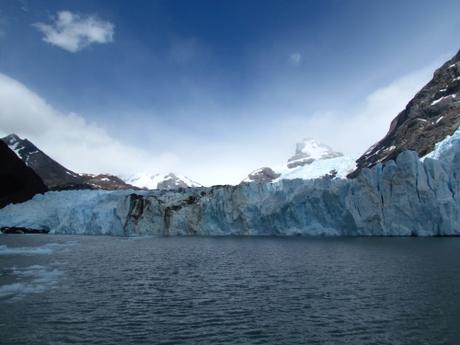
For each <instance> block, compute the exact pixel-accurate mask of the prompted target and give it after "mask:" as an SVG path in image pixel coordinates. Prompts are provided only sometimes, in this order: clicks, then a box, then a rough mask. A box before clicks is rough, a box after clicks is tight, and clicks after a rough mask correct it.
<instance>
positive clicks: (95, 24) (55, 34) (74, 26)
mask: <svg viewBox="0 0 460 345" xmlns="http://www.w3.org/2000/svg"><path fill="white" fill-rule="evenodd" d="M34 26H35V27H36V28H37V29H38V30H40V31H41V32H42V33H43V34H44V35H45V36H44V37H43V40H44V41H45V42H48V43H50V44H53V45H55V46H58V47H60V48H62V49H65V50H67V51H69V52H72V53H75V52H77V51H79V50H81V49H83V48H85V47H87V46H89V45H90V44H93V43H100V44H102V43H109V42H112V41H113V34H114V25H113V24H112V23H110V22H107V21H104V20H101V19H99V18H97V17H95V16H80V15H78V14H75V13H72V12H70V11H60V12H58V13H57V16H56V17H53V18H52V23H51V24H45V23H36V24H34Z"/></svg>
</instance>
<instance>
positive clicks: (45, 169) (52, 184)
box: [1, 134, 133, 190]
mask: <svg viewBox="0 0 460 345" xmlns="http://www.w3.org/2000/svg"><path fill="white" fill-rule="evenodd" d="M1 140H2V141H3V142H5V143H6V144H7V145H8V147H9V148H10V149H11V150H12V151H13V152H14V153H16V155H17V156H18V157H19V158H20V159H21V160H22V161H23V162H24V163H25V164H26V165H27V166H28V167H30V168H32V169H33V170H34V171H35V172H36V173H37V174H38V175H39V176H40V177H41V179H42V180H43V182H44V183H45V184H46V185H47V186H48V187H49V188H50V189H56V190H65V189H132V188H133V186H131V185H128V184H126V183H125V182H124V181H123V180H121V179H120V178H118V177H116V176H113V175H108V174H100V175H91V174H77V173H76V172H73V171H72V170H69V169H67V168H66V167H64V166H62V165H61V164H59V163H58V162H56V161H55V160H54V159H52V158H51V157H49V156H48V155H47V154H45V153H44V152H43V151H41V150H40V149H39V148H38V147H37V146H35V145H34V144H33V143H32V142H30V141H29V140H28V139H21V138H20V137H19V136H18V135H16V134H10V135H8V136H6V137H4V138H2V139H1Z"/></svg>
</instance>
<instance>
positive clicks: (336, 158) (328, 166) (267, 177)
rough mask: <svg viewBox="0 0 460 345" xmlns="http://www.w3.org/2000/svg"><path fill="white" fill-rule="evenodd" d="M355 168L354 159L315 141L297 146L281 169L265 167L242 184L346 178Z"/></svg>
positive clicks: (251, 174)
mask: <svg viewBox="0 0 460 345" xmlns="http://www.w3.org/2000/svg"><path fill="white" fill-rule="evenodd" d="M354 168H355V163H354V161H353V159H351V158H349V157H346V156H344V155H343V154H342V153H341V152H337V151H334V150H333V149H332V148H330V147H329V146H327V145H324V144H322V143H320V142H318V141H316V140H314V139H304V140H302V141H301V142H299V143H297V144H296V149H295V153H294V155H293V156H292V157H290V158H289V159H288V160H287V164H286V165H285V166H283V167H279V168H275V169H272V168H269V167H264V168H260V169H257V170H255V171H253V172H252V173H250V174H249V175H248V177H246V178H245V179H244V180H243V181H242V182H278V181H281V180H291V179H297V178H299V179H313V178H318V177H323V176H329V177H345V176H346V175H347V174H348V173H350V171H353V169H354Z"/></svg>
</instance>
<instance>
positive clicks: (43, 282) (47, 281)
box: [0, 265, 63, 299]
mask: <svg viewBox="0 0 460 345" xmlns="http://www.w3.org/2000/svg"><path fill="white" fill-rule="evenodd" d="M10 272H11V273H10V274H11V275H13V276H14V277H15V278H16V279H17V281H16V282H15V283H11V284H5V285H1V286H0V298H14V299H20V298H22V297H24V296H25V295H28V294H33V293H42V292H45V291H46V290H48V289H50V288H52V287H54V286H55V285H56V284H57V282H58V280H59V278H60V277H61V276H62V275H63V272H62V271H60V270H58V269H53V268H49V267H45V266H41V265H32V266H28V267H23V268H16V267H13V268H12V269H11V270H10Z"/></svg>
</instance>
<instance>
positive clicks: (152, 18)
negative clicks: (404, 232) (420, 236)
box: [0, 0, 460, 184]
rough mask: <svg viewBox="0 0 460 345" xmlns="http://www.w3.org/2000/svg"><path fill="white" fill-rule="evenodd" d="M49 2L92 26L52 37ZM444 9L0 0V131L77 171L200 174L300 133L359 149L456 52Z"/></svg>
mask: <svg viewBox="0 0 460 345" xmlns="http://www.w3.org/2000/svg"><path fill="white" fill-rule="evenodd" d="M64 11H65V12H64ZM59 13H61V14H62V13H67V14H68V15H69V16H71V17H70V18H71V19H70V22H71V26H70V29H69V30H74V29H75V28H77V29H75V30H86V29H82V27H84V26H85V25H89V26H90V27H91V28H90V29H91V30H93V29H96V30H102V31H104V30H105V31H104V32H102V34H101V31H97V33H95V31H91V35H99V34H101V35H102V36H91V37H92V38H91V39H90V40H88V37H89V36H88V37H86V38H85V36H84V34H83V36H81V37H80V36H78V37H80V38H81V39H82V41H78V42H79V43H78V42H77V43H75V41H71V39H75V37H77V36H72V34H75V32H73V33H72V32H70V31H69V32H68V33H69V35H70V36H65V35H64V36H62V35H61V36H58V38H56V37H55V39H57V40H58V41H59V40H60V41H59V42H56V41H54V42H53V38H51V39H50V38H49V37H48V38H47V34H48V35H49V31H48V32H47V31H46V30H47V28H48V29H50V28H51V30H59V28H58V29H56V28H57V26H56V25H58V24H57V23H58V22H59V20H58V17H59ZM458 13H460V3H459V2H458V1H332V0H331V1H319V0H318V1H255V0H251V1H235V0H232V1H185V0H183V1H170V0H168V1H108V0H107V1H85V0H79V1H40V0H36V1H26V0H23V1H12V0H9V1H0V73H1V74H2V75H3V85H1V84H0V116H1V117H3V121H2V122H0V126H1V127H0V130H1V131H2V132H3V133H8V132H10V131H15V132H19V134H21V135H23V136H26V137H29V138H30V139H31V140H33V141H34V142H37V144H39V145H40V146H41V147H42V148H43V149H44V150H45V151H47V152H50V154H51V155H52V156H53V157H55V158H56V159H58V160H59V161H61V162H62V163H64V164H65V165H67V166H68V167H69V168H72V169H74V170H77V171H89V172H97V171H104V172H105V171H107V172H112V173H117V174H120V173H121V174H132V173H136V172H140V170H143V171H149V172H150V171H151V172H152V173H156V172H167V171H169V170H173V171H176V172H178V173H181V174H184V175H188V176H190V177H191V178H193V179H195V180H198V181H200V182H203V183H205V184H214V183H236V182H238V181H240V180H241V179H243V178H244V177H245V175H246V174H247V173H248V172H250V171H251V170H254V169H256V168H258V167H260V166H264V165H269V166H274V165H276V164H283V163H284V162H285V160H287V158H288V157H289V155H290V154H292V153H293V152H292V151H293V150H294V148H295V142H296V141H298V140H300V139H302V138H303V137H314V138H317V139H319V140H322V141H325V142H326V143H328V144H330V145H331V146H334V147H335V148H336V149H337V150H342V151H344V152H345V153H347V154H349V155H358V154H359V153H361V152H363V151H364V150H365V149H366V147H367V146H369V145H370V144H372V143H373V142H374V141H375V140H378V139H379V138H380V137H381V136H382V135H383V134H384V133H385V132H386V130H387V128H388V124H389V121H390V119H391V118H393V117H394V116H396V115H397V112H398V111H399V110H401V109H402V107H403V106H404V105H405V103H407V101H408V100H409V99H410V98H411V96H412V95H413V93H414V92H415V91H417V90H418V89H419V88H420V87H421V86H422V85H423V84H424V83H425V82H426V81H428V79H429V78H430V76H431V74H432V72H433V70H434V68H436V67H437V66H439V65H440V64H441V63H442V62H443V61H444V60H445V59H447V58H448V57H450V56H451V55H453V54H454V53H455V52H456V51H457V50H458V49H459V48H460V44H459V41H458V32H460V21H458ZM63 18H64V17H63ZM74 24H76V25H74ZM88 32H90V31H84V33H85V34H86V33H88ZM78 37H77V39H79V38H78ZM65 40H67V41H65ZM69 40H70V41H69ZM91 40H93V41H91ZM94 40H95V41H94ZM72 44H76V45H72ZM1 90H6V91H5V93H4V95H3V96H4V97H6V95H10V96H9V98H8V102H7V101H4V102H3V109H2V104H1V103H2V102H1V101H2V98H1V96H2V95H1ZM12 94H14V95H15V97H16V98H15V97H13V96H11V95H12ZM29 98H30V101H28V100H29ZM13 99H18V100H19V101H18V104H17V105H16V104H13V101H12V100H13ZM21 100H22V101H21ZM27 102H29V103H27ZM34 102H35V103H34ZM37 102H38V103H37ZM40 102H41V103H40ZM24 103H27V104H24ZM42 103H43V104H42ZM26 106H28V107H29V108H27V107H26ZM21 107H23V108H21ZM24 107H26V108H24ZM42 108H43V109H42ZM38 109H42V110H41V111H43V112H46V114H45V113H43V112H40V111H38ZM26 112H29V113H28V114H25V113H26ZM31 113H34V114H35V115H33V116H32V115H30V114H31ZM12 114H14V116H13V115H12ZM69 114H70V115H69ZM373 116H374V117H376V118H372V117H373ZM69 118H70V120H69ZM47 119H48V120H47ZM53 119H54V120H53ZM0 121H1V120H0ZM37 121H38V122H40V123H42V124H41V126H42V127H43V128H41V129H38V127H37V126H36V123H37ZM47 121H48V122H47ZM66 121H67V124H66ZM61 122H62V124H61V125H59V126H57V125H56V123H61ZM32 123H33V124H35V125H32ZM75 123H77V124H78V125H76V124H75ZM387 123H388V124H387ZM385 124H386V125H385ZM66 126H67V127H66ZM374 127H378V128H374ZM60 131H61V132H66V133H67V134H66V133H59V132H60ZM79 131H80V132H79ZM353 131H357V132H359V133H363V132H365V133H363V134H358V135H357V134H355V133H350V132H353ZM68 132H75V133H72V135H70V134H68ZM93 132H94V133H93ZM97 136H99V138H96V137H97ZM357 136H359V137H361V138H357ZM79 137H80V138H81V142H80V143H78V138H79ZM101 138H102V139H101ZM76 143H78V144H77V145H76ZM95 145H99V146H100V147H99V146H98V147H95ZM76 146H77V147H84V148H85V150H83V151H82V149H81V150H80V151H77V149H76ZM104 150H109V151H104ZM90 151H91V152H90ZM92 151H94V152H95V153H92ZM117 152H118V155H117ZM96 153H97V154H99V155H102V156H104V157H106V159H105V160H104V159H102V158H100V157H98V156H97V155H96ZM114 161H117V162H118V163H117V164H115V163H114Z"/></svg>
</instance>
